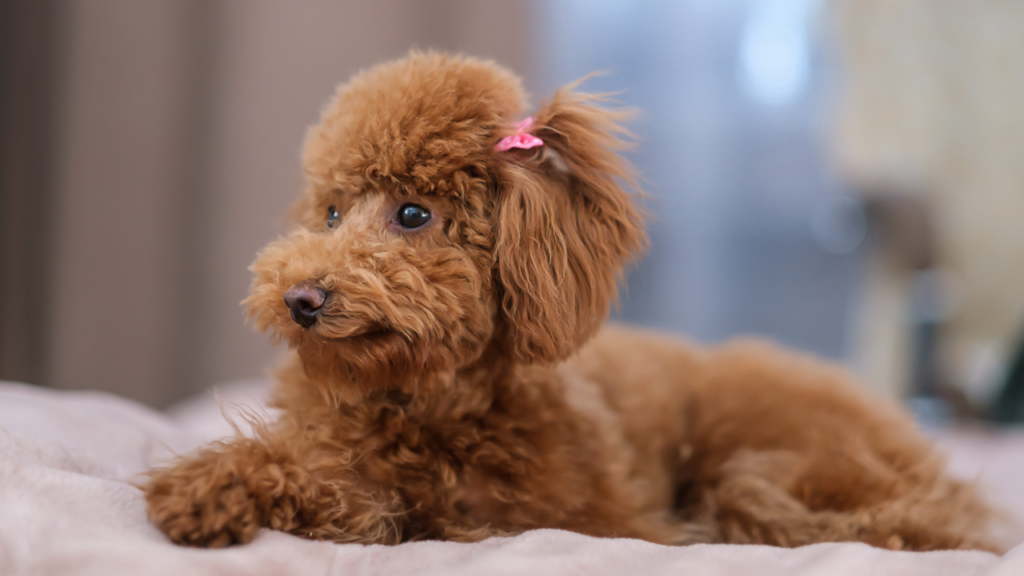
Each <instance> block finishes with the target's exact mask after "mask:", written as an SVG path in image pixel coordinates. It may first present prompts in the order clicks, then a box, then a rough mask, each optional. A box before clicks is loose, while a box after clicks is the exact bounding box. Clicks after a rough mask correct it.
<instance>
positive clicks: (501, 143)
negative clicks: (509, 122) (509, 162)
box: [494, 116, 544, 152]
mask: <svg viewBox="0 0 1024 576" xmlns="http://www.w3.org/2000/svg"><path fill="white" fill-rule="evenodd" d="M530 126H533V116H530V117H529V118H526V119H524V120H523V121H522V122H518V123H516V125H515V129H516V133H515V134H513V135H511V136H505V137H504V138H502V139H501V140H498V143H497V144H495V145H494V149H495V150H497V151H498V152H504V151H505V150H509V149H511V148H522V149H523V150H526V149H528V148H534V147H536V146H543V145H544V141H543V140H541V139H540V138H537V137H536V136H534V135H533V134H528V133H527V132H526V131H527V130H529V129H530Z"/></svg>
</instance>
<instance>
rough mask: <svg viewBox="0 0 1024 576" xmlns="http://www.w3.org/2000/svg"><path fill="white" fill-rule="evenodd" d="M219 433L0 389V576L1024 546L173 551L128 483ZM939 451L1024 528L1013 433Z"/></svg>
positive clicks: (601, 567) (100, 404) (634, 544)
mask: <svg viewBox="0 0 1024 576" xmlns="http://www.w3.org/2000/svg"><path fill="white" fill-rule="evenodd" d="M264 391H265V386H261V385H258V384H253V385H236V386H229V387H227V388H224V389H223V390H222V393H221V397H222V400H223V401H224V404H226V405H232V404H243V405H249V406H252V405H259V402H260V399H261V397H262V395H263V393H264ZM229 412H230V410H229ZM229 433H231V428H230V427H229V426H228V425H227V424H226V422H225V420H224V418H223V416H222V415H221V412H220V409H219V407H218V402H217V398H215V397H214V395H213V394H206V395H203V396H201V397H200V398H198V399H196V400H194V401H191V402H189V403H186V404H185V405H182V406H179V407H177V408H176V409H174V410H172V411H170V412H168V413H166V414H161V413H158V412H154V411H152V410H150V409H148V408H145V407H142V406H140V405H138V404H134V403H132V402H129V401H126V400H123V399H120V398H116V397H113V396H109V395H105V394H99V393H83V392H75V393H71V392H55V391H52V390H46V389H41V388H36V387H31V386H26V385H20V384H11V383H0V575H8V574H12V575H13V574H69V575H75V574H82V575H84V574H101V575H104V576H107V575H118V574H168V575H171V574H173V575H175V576H177V575H181V574H187V575H189V576H201V575H205V574H218V575H230V574H239V575H246V576H258V575H261V574H275V575H276V574H302V575H308V574H323V575H328V574H388V575H391V574H446V575H459V574H467V575H469V574H472V575H477V574H494V575H501V574H588V575H590V574H594V575H599V574H649V575H658V574H728V575H736V574H758V575H763V576H770V575H773V574H780V575H783V574H784V575H787V576H791V575H803V574H808V575H809V574H829V575H834V576H841V575H844V574H850V575H854V574H856V575H862V574H888V575H918V574H919V575H927V576H941V575H945V574H949V575H957V576H974V575H978V576H980V575H988V576H1000V575H1001V576H1010V575H1021V574H1024V545H1021V546H1019V547H1017V548H1014V549H1013V550H1011V551H1010V552H1009V553H1008V554H1006V555H1005V556H1003V557H999V556H996V555H993V554H988V553H984V552H930V553H911V552H891V551H885V550H878V549H874V548H869V547H867V546H864V545H861V544H819V545H815V546H808V547H805V548H799V549H795V550H785V549H780V548H772V547H768V546H727V545H701V546H689V547H682V548H673V547H667V546H659V545H655V544H649V543H646V542H641V541H637V540H626V539H598V538H590V537H587V536H580V535H578V534H572V533H569V532H563V531H559V530H537V531H533V532H528V533H526V534H523V535H521V536H518V537H515V538H492V539H490V540H487V541H485V542H481V543H478V544H455V543H449V542H417V543H412V544H403V545H401V546H395V547H385V546H361V545H355V544H348V545H337V544H330V543H326V542H311V541H308V540H303V539H300V538H296V537H294V536H289V535H286V534H283V533H279V532H273V531H263V532H262V533H261V534H260V535H259V536H258V537H257V539H256V540H255V541H254V542H252V543H251V544H249V545H246V546H237V547H233V548H228V549H224V550H199V549H190V548H181V547H177V546H174V545H172V544H171V543H170V542H168V541H167V540H166V539H165V538H164V537H163V535H162V534H160V532H159V531H157V530H156V529H155V528H154V527H153V526H151V525H150V524H149V523H148V522H147V521H146V514H145V502H144V501H143V499H142V494H141V492H140V491H139V490H138V489H137V488H135V487H134V486H133V485H132V482H133V481H136V480H138V479H139V478H140V477H139V475H140V473H142V472H144V471H146V470H147V469H149V468H150V467H151V466H153V465H154V463H157V462H159V461H160V460H161V459H164V458H167V457H168V456H169V455H171V454H173V453H175V452H177V453H183V452H187V451H189V450H191V449H192V448H194V447H196V446H198V445H199V444H201V443H203V442H205V441H208V440H210V439H213V438H217V437H221V436H224V435H226V434H229ZM939 443H940V445H941V446H943V447H944V448H945V449H946V450H947V452H949V453H950V454H951V468H952V469H953V471H954V472H955V473H957V474H961V475H966V476H968V477H972V478H978V482H979V486H980V488H981V489H982V490H983V493H985V494H986V495H987V496H988V497H989V498H990V499H991V500H992V501H993V502H994V503H996V504H997V505H999V506H1001V507H1002V508H1003V509H1004V510H1005V511H1006V513H1007V516H1008V517H1011V516H1014V515H1016V516H1017V517H1018V518H1024V486H1022V485H1024V480H1022V479H1024V435H1022V434H1020V433H1001V434H993V433H991V432H984V433H982V432H974V433H963V432H958V433H950V434H945V435H940V436H939ZM1007 534H1008V536H1007V538H1013V537H1014V536H1012V534H1013V532H1007Z"/></svg>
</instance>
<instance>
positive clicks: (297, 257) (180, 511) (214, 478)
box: [145, 53, 991, 550]
mask: <svg viewBox="0 0 1024 576" xmlns="http://www.w3.org/2000/svg"><path fill="white" fill-rule="evenodd" d="M523 99H524V95H523V91H522V89H521V87H520V83H519V80H518V79H517V78H516V77H515V76H514V75H512V74H511V73H509V72H507V71H506V70H504V69H502V68H500V67H498V66H496V65H495V64H493V63H490V62H484V61H479V60H475V59H472V58H466V57H449V56H444V55H439V54H434V53H426V54H423V53H412V54H411V55H410V56H409V57H407V58H405V59H402V60H398V61H395V62H390V63H387V64H384V65H381V66H378V67H376V68H373V69H371V70H369V71H367V72H365V73H362V74H360V75H359V76H357V77H356V78H354V79H353V80H352V81H351V82H350V83H349V84H347V85H346V86H343V87H341V89H340V90H339V92H338V94H337V96H336V98H335V99H334V101H333V102H332V103H331V104H330V106H329V107H328V108H327V109H326V111H325V112H324V114H323V118H322V122H321V123H320V124H319V125H318V126H316V127H314V128H313V129H312V130H311V131H310V133H309V136H308V139H307V143H306V148H305V154H304V158H303V165H304V168H305V172H306V176H307V182H308V184H307V187H306V190H305V193H304V194H303V196H302V198H301V199H300V200H299V202H298V203H297V205H296V207H295V209H294V212H293V214H294V217H295V219H296V221H297V224H298V226H297V228H296V230H295V231H294V232H293V233H291V234H290V235H289V236H288V237H286V238H282V239H280V240H278V241H276V242H274V243H272V244H270V245H269V246H268V247H267V248H266V249H265V250H263V252H261V253H260V255H259V257H258V258H257V260H256V262H255V263H254V264H253V266H252V270H253V272H254V274H255V279H254V281H253V286H252V293H251V295H250V296H249V298H248V299H247V300H246V302H245V304H246V306H247V307H248V310H249V312H250V314H251V317H252V318H253V320H254V322H255V325H256V326H257V327H258V328H259V329H261V330H267V331H270V332H271V333H273V334H274V335H275V337H277V338H279V339H282V340H284V341H285V342H287V343H288V345H289V347H290V349H291V352H290V355H289V359H288V361H287V362H286V363H285V365H284V367H283V368H281V369H280V371H279V373H278V375H277V378H278V386H277V389H276V392H275V397H274V402H275V404H276V405H277V406H278V407H280V408H282V409H283V410H284V414H285V415H284V416H283V417H282V418H281V419H280V420H279V421H278V422H275V423H273V424H269V425H267V426H264V427H262V428H260V429H259V430H258V433H257V435H256V438H243V437H238V438H235V439H233V440H227V441H224V442H221V443H218V444H215V445H212V446H209V447H207V448H204V449H203V450H201V451H199V452H198V453H197V454H194V455H190V456H187V457H184V458H182V459H180V460H178V461H177V462H175V463H173V464H172V465H171V466H170V467H167V468H163V469H158V470H154V471H153V472H151V477H150V479H149V481H148V483H147V484H146V485H145V492H146V498H147V500H148V505H149V508H148V512H149V517H150V518H151V520H152V521H153V522H154V523H155V524H156V525H157V526H158V527H159V528H160V529H161V530H163V531H164V533H165V534H167V536H168V537H170V539H171V540H173V541H175V542H178V543H181V544H189V545H195V546H224V545H228V544H232V543H244V542H248V541H249V540H251V539H252V538H253V537H254V535H255V533H256V532H257V530H258V529H259V528H261V527H269V528H272V529H276V530H283V531H286V532H290V533H292V534H296V535H298V536H302V537H306V538H314V539H322V540H332V541H336V542H364V543H384V544H397V543H400V542H405V541H410V540H417V539H450V540H458V541H477V540H481V539H483V538H486V537H489V536H493V535H503V534H515V533H518V532H522V531H524V530H528V529H531V528H542V527H552V528H564V529H567V530H573V531H577V532H582V533H585V534H591V535H595V536H620V537H633V538H642V539H646V540H650V541H654V542H662V543H672V544H687V543H694V542H734V543H766V544H774V545H780V546H798V545H802V544H810V543H813V542H825V541H862V542H867V543H868V544H872V545H875V546H882V547H888V548H897V549H910V550H935V549H943V548H989V549H990V548H991V545H990V544H989V543H988V541H987V540H986V535H985V526H986V522H987V518H988V511H987V510H986V509H985V507H984V506H983V505H982V504H980V503H979V501H978V500H977V499H976V498H975V496H974V495H973V493H972V491H971V489H970V487H968V486H965V485H963V484H961V483H958V482H956V481H953V480H951V479H949V478H947V477H946V476H944V474H943V465H942V462H941V460H940V459H939V458H938V457H937V455H936V454H935V452H934V450H933V449H932V447H931V445H930V443H929V442H928V441H926V440H925V439H923V438H922V437H921V435H920V434H919V433H918V432H917V431H916V430H915V429H914V426H913V423H912V422H911V421H910V420H909V419H908V418H907V417H906V416H904V415H903V414H902V413H900V412H899V411H898V410H896V409H894V408H891V407H888V406H884V405H879V404H877V403H874V402H872V401H871V400H869V399H867V398H865V397H864V396H863V395H862V394H861V392H860V391H859V390H858V386H857V385H856V383H854V382H851V381H850V380H849V378H848V377H847V376H846V375H845V374H844V373H843V372H842V371H841V370H838V369H837V368H834V367H832V366H829V365H827V364H824V363H820V362H818V361H815V360H813V359H809V358H805V357H802V356H799V355H797V354H794V353H792V352H788V351H784V350H782V349H779V348H776V347H774V346H772V345H769V344H766V343H760V342H756V341H741V342H736V343H732V344H728V345H726V346H724V347H721V348H703V347H700V346H697V345H695V344H692V343H689V342H686V341H683V340H680V339H676V338H674V337H670V336H664V335H657V334H653V333H650V332H642V331H632V330H627V329H624V328H616V327H607V328H604V329H601V330H600V331H599V328H600V327H601V324H602V322H603V320H604V319H605V317H606V316H607V312H608V309H609V307H610V306H611V305H612V304H613V303H614V301H615V298H616V281H617V280H618V279H619V277H620V275H621V273H622V270H623V267H624V266H626V265H628V264H629V263H630V261H631V260H632V259H633V258H634V257H635V256H636V255H637V254H638V252H639V251H641V250H642V249H643V248H644V246H645V244H646V236H645V234H644V231H643V226H642V221H641V215H640V213H639V212H638V209H637V207H636V205H635V203H634V199H633V196H632V195H631V194H629V193H628V192H627V191H626V190H624V189H623V186H627V187H629V186H630V183H631V182H632V180H631V178H630V176H631V172H630V168H629V166H628V164H627V163H625V162H624V161H623V160H622V159H621V158H620V156H619V155H618V154H617V151H618V150H619V149H620V148H622V143H621V141H620V139H619V137H620V136H622V135H624V134H625V132H624V131H623V130H622V129H621V128H620V125H621V122H622V121H623V120H624V119H625V115H624V113H623V112H621V111H611V110H607V109H604V108H602V107H600V106H599V104H600V103H601V100H602V99H601V98H600V97H597V96H592V95H586V94H581V93H579V92H577V91H576V86H575V85H573V86H569V87H566V88H564V89H562V90H560V91H558V92H557V93H556V94H555V95H554V97H552V98H551V99H550V100H549V101H547V102H546V103H543V104H542V105H541V107H540V108H539V109H538V110H537V111H536V113H535V115H534V116H535V119H536V120H535V124H534V128H533V131H534V132H535V134H536V135H538V136H540V137H541V138H542V139H543V140H544V142H545V145H544V146H543V147H540V148H534V149H531V150H512V151H508V152H502V153H498V152H495V150H494V145H495V143H496V142H497V141H498V140H499V139H500V138H501V137H503V136H505V135H508V134H509V133H510V132H511V130H512V124H513V123H514V122H515V120H517V119H518V114H519V113H520V108H521V105H522V101H523ZM410 200H415V202H416V203H418V204H421V205H423V206H425V207H427V208H428V209H429V210H430V211H431V213H432V214H433V218H432V220H431V221H430V222H429V223H428V224H427V225H426V226H424V227H423V228H422V229H418V230H415V231H408V230H404V229H401V228H400V227H399V226H397V224H396V222H395V220H394V218H395V213H396V211H397V210H398V207H400V206H401V205H402V204H403V203H405V202H407V201H410ZM330 206H334V207H336V208H337V210H338V211H339V212H340V213H341V215H342V219H341V222H340V224H339V225H338V226H335V227H334V228H329V227H328V225H327V214H328V209H329V207H330ZM301 282H314V283H316V284H317V285H318V286H320V287H322V288H324V289H325V290H327V291H328V292H329V296H328V299H327V301H326V303H325V304H324V308H323V313H322V315H321V317H320V320H319V322H318V323H316V324H314V325H313V326H311V327H309V328H303V327H302V326H300V325H299V324H297V323H295V322H294V321H292V319H291V318H290V316H289V311H288V308H287V307H286V306H285V304H284V302H283V299H282V298H283V295H284V293H285V291H286V290H288V289H289V288H290V287H292V286H294V285H296V284H298V283H301ZM595 334H596V336H595Z"/></svg>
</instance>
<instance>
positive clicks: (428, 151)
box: [245, 53, 646, 387]
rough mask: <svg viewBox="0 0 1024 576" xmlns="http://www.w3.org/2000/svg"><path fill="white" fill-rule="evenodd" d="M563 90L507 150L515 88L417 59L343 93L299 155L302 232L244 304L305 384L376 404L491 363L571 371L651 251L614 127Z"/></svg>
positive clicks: (366, 76) (490, 67) (269, 251)
mask: <svg viewBox="0 0 1024 576" xmlns="http://www.w3.org/2000/svg"><path fill="white" fill-rule="evenodd" d="M573 88H574V87H572V86H571V87H567V88H563V89H562V90H560V91H558V92H557V93H556V94H555V96H554V97H553V98H552V99H551V100H550V101H549V102H547V103H546V104H544V105H542V106H541V108H540V109H539V110H538V111H537V113H536V114H535V115H534V123H533V125H532V126H531V127H530V128H529V129H528V130H527V131H528V132H529V133H530V134H532V135H534V136H536V137H539V138H540V139H541V140H542V141H543V144H542V145H540V146H535V147H532V148H528V149H523V148H512V149H509V150H504V151H498V150H497V149H496V144H497V143H498V142H499V141H502V139H503V138H504V137H507V136H510V135H513V134H514V132H515V130H516V128H515V121H516V120H518V118H517V116H516V115H517V114H518V113H519V110H520V107H521V106H522V100H523V92H522V89H521V87H520V82H519V79H518V78H516V77H515V76H514V75H512V74H511V73H509V72H508V71H506V70H504V69H502V68H500V67H498V66H497V65H495V64H493V63H490V62H483V61H479V60H474V59H471V58H463V57H449V56H443V55H438V54H433V53H428V54H415V53H414V54H411V55H410V56H409V57H408V58H405V59H402V60H398V61H395V62H390V63H387V64H384V65H381V66H378V67H376V68H373V69H371V70H369V71H367V72H365V73H362V74H360V75H358V76H357V77H355V78H354V79H353V80H352V81H351V82H350V83H349V84H348V85H346V86H343V87H342V88H341V89H340V90H339V92H338V94H337V96H336V98H335V99H334V101H333V102H332V103H331V104H330V105H329V107H328V108H327V109H326V111H325V112H324V114H323V118H322V121H321V123H320V124H319V125H318V126H316V127H314V128H313V129H312V130H311V131H310V133H309V136H308V138H307V142H306V146H305V152H304V158H303V164H304V168H305V172H306V176H307V186H306V190H305V193H304V194H303V196H302V198H301V200H299V202H298V204H297V205H296V207H295V209H294V215H295V216H296V220H297V222H298V225H299V226H298V227H297V229H296V230H295V231H294V232H292V233H291V234H290V235H289V236H288V237H286V238H283V239H280V240H278V241H276V242H273V243H272V244H270V245H269V246H267V248H266V249H264V250H263V251H262V252H261V253H260V254H259V256H258V258H257V259H256V262H255V263H254V264H253V266H252V271H253V272H254V273H255V279H254V281H253V286H252V294H251V295H250V296H249V298H248V299H247V300H246V302H245V304H246V305H247V306H248V309H249V312H250V315H251V316H252V317H253V318H254V319H255V323H256V326H257V327H258V328H260V329H264V330H266V329H269V330H272V331H273V332H274V333H275V334H276V335H277V336H278V337H281V338H284V339H285V340H287V341H288V342H289V344H290V345H291V346H292V347H294V348H295V349H296V350H297V351H298V353H299V355H300V357H301V358H302V361H303V365H304V368H305V370H306V372H307V374H309V375H310V377H312V378H314V379H316V380H319V381H323V382H325V383H330V384H332V385H339V386H344V385H353V384H356V385H360V386H364V387H381V386H387V385H389V384H398V383H404V382H408V381H409V380H410V379H416V378H418V377H422V376H426V375H431V374H437V373H439V372H450V371H452V370H455V369H457V368H459V367H462V366H466V365H468V364H470V363H472V362H473V361H474V360H476V359H477V358H479V357H480V356H481V354H483V352H484V351H485V350H491V351H493V353H496V354H503V355H506V356H507V357H509V358H512V359H514V360H516V361H518V362H525V363H535V362H554V361H557V360H561V359H564V358H566V357H567V356H569V355H570V354H571V353H572V352H573V351H574V350H576V349H577V348H578V347H579V346H580V345H581V344H582V343H583V342H584V341H585V340H586V339H587V338H589V337H590V336H591V335H592V334H593V333H594V332H595V331H596V330H597V328H598V326H599V325H600V323H601V322H602V321H603V320H604V318H605V317H606V315H607V313H608V309H609V307H610V305H611V303H612V302H613V301H614V300H615V297H616V280H617V279H618V276H619V275H620V273H621V271H622V268H623V266H624V264H626V263H627V262H628V261H629V260H630V259H631V258H632V257H633V256H634V255H635V254H636V252H637V251H638V250H639V249H641V247H642V246H643V245H644V243H645V241H646V238H645V236H644V232H643V228H642V223H641V219H640V217H639V214H638V211H637V209H636V207H635V205H634V201H633V199H632V197H631V195H630V194H628V193H627V192H626V191H624V190H623V189H622V188H621V187H620V181H629V177H630V174H629V167H628V165H627V164H625V163H624V161H623V160H622V159H621V158H620V157H619V156H618V155H617V153H616V151H617V150H618V149H619V148H621V143H620V141H619V140H618V139H617V137H616V135H618V134H621V133H622V129H621V128H620V127H619V125H618V121H620V120H621V119H622V118H621V116H622V114H621V113H617V112H611V111H607V110H603V109H601V108H599V107H597V106H595V105H594V102H595V101H596V100H599V98H596V97H593V96H588V95H584V94H579V93H576V92H574V91H573Z"/></svg>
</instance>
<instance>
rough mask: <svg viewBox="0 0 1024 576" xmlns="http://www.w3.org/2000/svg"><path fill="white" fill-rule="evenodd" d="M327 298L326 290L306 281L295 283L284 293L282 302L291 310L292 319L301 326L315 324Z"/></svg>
mask: <svg viewBox="0 0 1024 576" xmlns="http://www.w3.org/2000/svg"><path fill="white" fill-rule="evenodd" d="M325 300H327V291H326V290H324V289H323V288H320V287H319V286H314V285H313V284H309V283H307V282H303V283H301V284H296V285H295V286H292V287H291V288H289V289H288V291H287V292H285V293H284V303H285V304H286V305H287V306H288V309H289V310H290V311H291V315H292V320H295V322H296V323H297V324H300V325H301V326H302V327H303V328H309V327H310V326H312V325H313V324H316V320H317V318H319V317H320V311H321V310H323V305H324V301H325Z"/></svg>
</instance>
